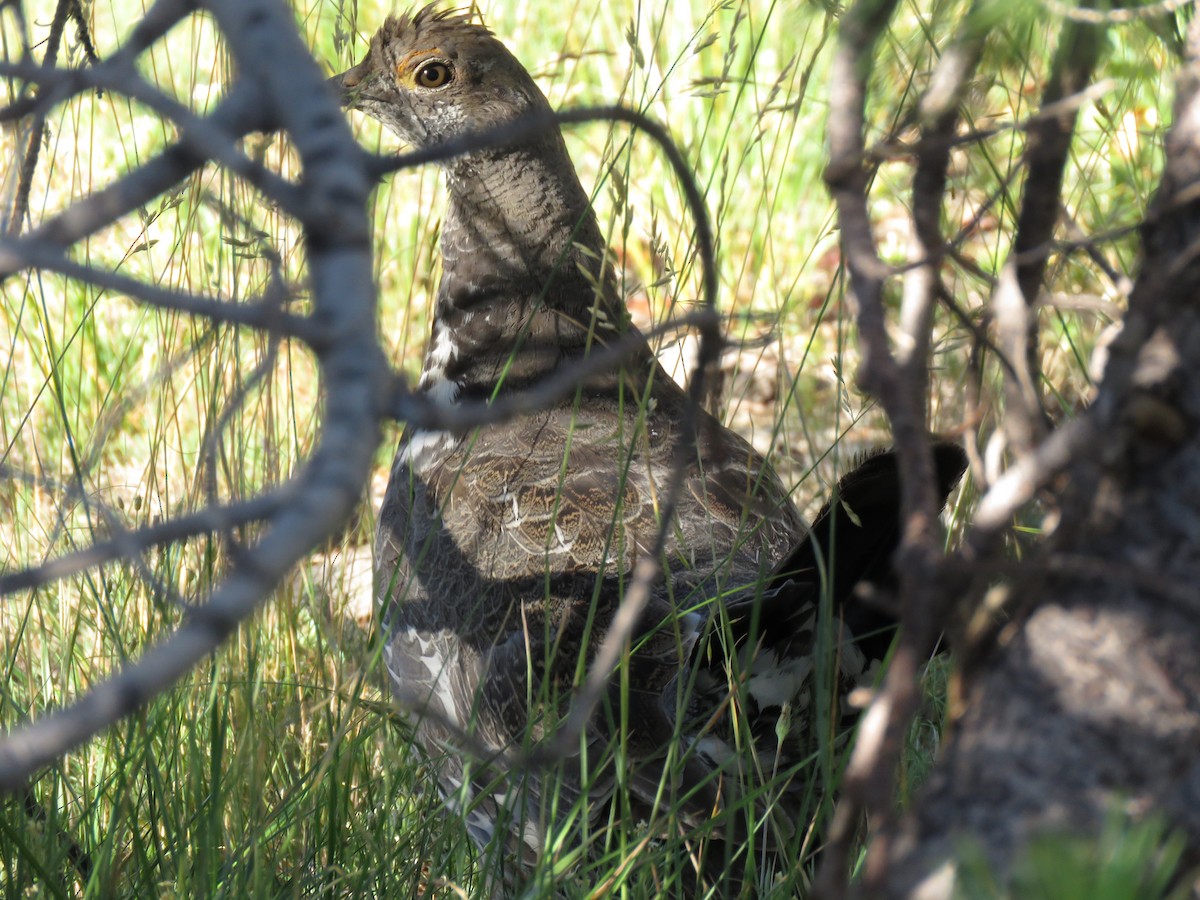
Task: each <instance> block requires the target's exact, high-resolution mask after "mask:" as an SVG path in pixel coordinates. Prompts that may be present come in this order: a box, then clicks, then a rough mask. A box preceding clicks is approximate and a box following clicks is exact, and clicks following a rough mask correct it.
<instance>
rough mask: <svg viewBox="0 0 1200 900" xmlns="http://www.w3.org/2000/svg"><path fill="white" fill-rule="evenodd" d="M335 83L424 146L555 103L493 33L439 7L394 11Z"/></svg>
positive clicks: (351, 101) (356, 103) (354, 103)
mask: <svg viewBox="0 0 1200 900" xmlns="http://www.w3.org/2000/svg"><path fill="white" fill-rule="evenodd" d="M333 83H334V86H335V87H337V88H340V89H341V90H342V92H343V98H344V102H345V103H346V105H348V106H350V107H352V108H354V109H358V110H361V111H362V112H365V113H366V114H367V115H369V116H371V117H372V118H375V119H378V120H379V121H380V122H381V123H383V124H384V125H385V126H387V127H388V128H389V129H391V130H392V131H393V132H395V133H396V134H397V135H399V136H400V137H401V138H403V139H404V140H406V141H408V142H410V143H412V144H414V145H416V146H418V147H425V146H431V145H434V144H438V143H442V142H444V141H447V140H451V139H453V138H456V137H461V136H463V135H464V134H467V133H471V132H479V131H481V130H486V129H489V128H494V127H498V126H502V125H505V124H507V123H509V122H512V121H514V120H516V119H518V118H520V117H521V116H523V115H526V114H528V113H531V112H535V111H544V112H548V111H549V109H550V105H549V103H548V102H547V101H546V98H545V96H544V95H543V94H542V92H541V91H540V90H539V89H538V86H537V85H536V84H534V82H533V79H532V78H530V77H529V73H528V72H526V71H525V68H524V67H523V66H522V65H521V64H520V63H519V62H518V61H517V59H516V57H514V56H513V55H512V54H511V53H510V52H509V51H508V49H507V48H506V47H505V46H504V45H503V44H502V43H500V41H498V40H496V38H495V37H493V35H492V33H491V31H489V30H488V29H487V28H486V27H485V26H483V25H480V24H476V23H473V22H471V21H470V20H469V17H468V16H467V15H464V14H462V13H459V12H457V11H454V10H446V11H441V12H438V11H435V10H434V8H433V7H432V6H427V7H425V8H424V9H421V10H419V11H418V12H416V13H410V14H406V15H400V16H391V17H389V18H388V19H387V21H386V22H384V24H383V27H381V28H380V29H379V31H378V32H376V34H375V36H374V38H372V40H371V47H370V49H369V50H368V51H367V55H366V57H365V58H364V59H363V60H362V62H360V63H359V64H358V65H356V66H354V67H353V68H351V69H349V70H347V71H346V72H343V73H342V74H341V75H338V76H335V77H334V79H333Z"/></svg>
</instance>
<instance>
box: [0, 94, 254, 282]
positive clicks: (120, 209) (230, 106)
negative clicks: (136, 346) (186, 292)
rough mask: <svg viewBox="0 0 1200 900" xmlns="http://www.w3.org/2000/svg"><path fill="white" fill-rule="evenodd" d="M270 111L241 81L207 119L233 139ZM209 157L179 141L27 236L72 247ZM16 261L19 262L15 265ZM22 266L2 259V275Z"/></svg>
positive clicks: (27, 240) (152, 196) (32, 241)
mask: <svg viewBox="0 0 1200 900" xmlns="http://www.w3.org/2000/svg"><path fill="white" fill-rule="evenodd" d="M266 115H267V113H266V110H265V109H264V107H263V104H262V102H261V99H260V97H259V95H258V92H257V90H255V89H253V88H251V87H249V86H247V85H243V84H241V83H240V82H239V83H238V84H236V85H234V87H233V89H232V90H231V91H230V93H229V95H228V96H227V97H226V98H225V99H224V100H223V101H222V102H221V104H220V105H219V106H218V107H217V109H216V110H215V111H214V112H213V113H212V114H211V115H209V116H208V118H207V120H206V121H207V122H209V123H210V124H211V126H212V127H213V128H214V129H216V130H218V131H221V132H223V133H224V134H225V135H226V139H227V140H229V141H231V142H233V141H237V140H239V139H240V138H242V137H244V136H245V135H247V134H249V133H250V132H251V131H255V130H257V129H260V128H266V127H267V124H268V120H267V118H266ZM207 160H208V158H207V157H206V156H205V155H204V154H203V153H201V152H200V151H199V150H198V149H197V148H196V147H194V146H193V145H192V144H191V143H190V141H188V140H186V139H184V140H181V141H178V142H177V143H175V144H173V145H171V146H170V147H168V148H167V149H165V150H164V151H163V152H162V153H161V154H159V155H158V156H157V157H155V158H154V159H152V160H150V161H149V162H147V163H146V164H145V165H143V166H142V167H141V168H139V169H135V170H134V171H132V172H130V173H129V174H128V175H126V176H124V177H123V178H121V179H120V180H119V181H116V182H114V183H113V184H110V185H109V186H108V187H105V188H103V189H102V190H99V191H96V192H95V193H92V194H89V195H88V196H87V197H84V198H83V199H81V200H79V201H77V202H76V203H74V204H72V205H71V206H70V207H68V208H67V209H65V210H63V211H62V212H61V213H59V214H58V215H57V216H55V217H54V218H52V219H50V220H49V221H47V222H44V223H43V224H42V225H39V226H38V227H37V228H34V229H32V230H31V231H29V232H28V233H27V234H26V235H25V238H24V241H26V242H28V243H29V244H33V243H35V242H36V243H38V244H41V245H45V246H47V247H52V246H56V247H68V246H70V245H71V244H73V243H75V242H76V241H79V240H82V239H83V238H85V237H88V236H90V235H92V234H95V233H96V232H97V231H99V230H100V229H102V228H105V227H107V226H108V225H111V224H112V223H113V222H115V221H117V220H118V219H120V218H121V217H122V216H125V215H127V214H129V213H130V212H133V211H134V210H136V209H138V208H139V207H141V206H143V205H145V204H146V203H148V202H149V201H151V200H153V199H154V198H155V197H157V196H158V195H159V194H162V193H164V192H166V191H168V190H170V189H171V188H172V187H174V186H175V185H176V184H178V183H179V182H180V181H182V180H183V179H184V178H186V177H187V176H188V175H190V174H191V173H192V172H194V171H196V170H197V169H199V168H200V167H201V166H203V165H204V164H205V162H207ZM13 265H16V266H17V267H16V268H11V266H13ZM20 268H21V265H20V261H19V260H18V259H11V260H8V261H7V262H5V261H0V281H2V280H3V279H5V278H7V277H8V276H9V275H11V274H13V272H15V271H18V270H19V269H20Z"/></svg>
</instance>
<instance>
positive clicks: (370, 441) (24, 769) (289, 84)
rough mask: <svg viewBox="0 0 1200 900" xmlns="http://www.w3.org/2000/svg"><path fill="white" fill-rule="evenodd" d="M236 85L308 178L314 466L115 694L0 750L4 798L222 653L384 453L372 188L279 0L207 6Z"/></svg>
mask: <svg viewBox="0 0 1200 900" xmlns="http://www.w3.org/2000/svg"><path fill="white" fill-rule="evenodd" d="M209 6H210V7H211V9H212V10H213V12H214V13H215V14H216V16H217V19H218V22H219V23H220V25H221V28H222V31H223V32H224V33H225V35H226V38H227V40H228V43H229V46H230V48H231V49H232V51H233V53H234V56H235V58H236V59H237V61H238V63H239V65H240V67H241V75H242V77H243V78H246V79H252V80H253V81H254V83H255V84H256V85H257V86H258V87H259V88H260V90H261V96H262V98H263V101H264V103H265V104H266V105H267V106H268V107H269V108H271V109H273V110H275V111H276V112H277V114H278V116H279V121H280V124H281V126H282V127H284V128H285V129H286V130H287V131H288V133H289V134H290V135H291V137H292V139H293V140H294V142H295V145H296V148H297V150H298V152H299V154H300V156H301V159H302V161H303V163H304V166H305V200H304V210H303V212H304V216H303V217H302V218H301V221H302V223H303V225H304V233H305V241H306V244H307V246H308V249H309V271H310V278H311V282H312V286H313V306H314V316H313V318H314V319H315V320H316V321H317V322H319V323H320V325H321V327H322V329H323V331H324V332H325V334H326V336H327V339H326V341H325V343H324V344H323V346H322V348H321V350H320V352H319V355H318V359H319V361H320V363H321V366H322V371H323V373H324V375H325V379H326V381H325V384H326V388H327V398H328V399H327V403H326V425H325V429H324V431H323V433H322V435H321V438H320V442H319V444H318V447H317V449H316V451H315V452H314V454H313V456H312V459H311V460H310V462H309V463H308V465H307V466H306V468H305V469H304V470H303V471H302V472H301V473H300V475H299V476H298V477H297V478H296V479H295V480H294V481H293V483H292V484H291V486H290V489H289V497H288V500H289V502H288V503H286V504H285V505H283V506H281V507H280V508H279V509H278V510H277V511H276V512H275V513H274V515H273V516H272V517H271V519H270V522H269V525H268V529H267V531H266V533H265V535H264V536H263V538H262V540H261V541H260V542H259V543H257V544H256V545H254V546H253V547H252V548H250V549H249V550H247V551H246V552H245V553H243V554H240V555H239V559H238V562H237V564H236V565H235V567H234V570H233V572H232V573H231V574H230V575H229V576H228V577H227V578H226V580H225V581H224V582H223V583H222V584H221V586H220V587H218V588H217V589H216V590H215V591H214V592H213V594H212V596H211V597H210V598H209V599H208V600H207V601H206V602H205V603H204V604H203V605H201V606H199V607H197V608H196V609H195V610H194V611H192V612H191V614H189V615H188V617H187V618H186V620H185V621H184V623H183V624H182V625H181V626H180V628H179V629H178V630H177V631H176V632H175V633H174V634H172V635H171V636H169V637H168V638H166V639H165V640H163V641H162V642H161V643H159V644H158V645H157V646H155V647H154V648H152V649H150V650H149V651H147V653H146V654H145V655H144V656H142V657H141V659H139V660H137V661H136V662H133V663H131V664H129V665H128V666H127V667H126V668H124V669H123V670H122V671H120V672H119V673H117V674H115V675H114V676H113V677H112V678H111V679H110V680H108V681H105V682H103V683H102V684H100V685H98V686H96V687H94V688H92V690H91V691H90V692H88V693H87V694H85V695H84V696H83V697H80V698H79V699H77V700H76V701H75V702H74V703H73V704H72V705H71V706H68V707H66V708H64V709H62V710H60V711H58V712H56V713H53V714H51V715H49V716H47V717H45V718H43V719H41V720H39V721H37V722H35V723H31V724H26V725H24V726H20V727H18V728H17V729H16V730H14V731H12V732H10V733H9V734H7V735H6V736H5V737H4V738H3V740H0V785H3V786H4V787H7V788H10V789H11V788H15V787H18V786H19V785H20V784H21V783H22V782H23V780H24V779H25V778H26V777H28V775H29V773H31V772H32V771H33V770H35V769H36V768H38V767H39V766H41V765H44V764H46V763H48V762H50V761H52V760H53V759H55V758H56V757H58V756H59V755H61V754H62V753H63V752H65V751H66V750H68V749H70V748H71V747H73V746H75V745H77V744H78V743H80V742H81V741H84V740H86V739H87V738H89V737H91V736H92V735H94V734H95V733H96V732H97V731H99V730H101V729H103V728H106V727H108V726H109V725H111V724H112V723H113V722H115V721H117V720H118V719H119V718H120V717H121V716H123V715H125V714H127V713H129V712H131V711H132V710H134V709H137V708H138V707H139V706H141V705H142V704H144V703H146V702H148V701H149V700H150V699H151V698H153V697H154V696H155V695H156V694H158V693H159V692H161V691H163V690H165V689H166V688H167V687H168V686H169V685H171V684H172V683H173V682H174V681H175V680H176V679H178V678H179V677H180V676H182V675H183V674H185V673H186V672H187V671H189V670H190V668H191V667H192V666H193V665H194V664H195V663H196V662H197V661H199V660H200V659H202V658H203V657H204V656H206V655H207V654H208V653H210V652H212V650H213V649H214V648H215V647H217V646H218V645H219V644H220V643H221V641H222V640H224V638H225V637H226V636H227V635H228V634H229V633H230V632H231V631H232V630H233V629H234V628H236V627H237V625H238V624H239V623H240V622H242V621H244V620H245V619H246V618H247V617H248V616H249V615H250V614H251V613H253V611H254V610H255V609H256V608H257V606H258V605H259V604H260V603H261V602H262V601H263V599H264V598H265V597H266V596H267V595H268V594H269V593H270V591H271V589H272V588H273V587H274V586H275V584H277V583H278V581H279V580H280V579H281V578H282V577H283V576H284V575H285V574H286V573H287V572H288V571H289V570H290V569H291V567H292V566H293V565H294V564H295V563H296V562H297V561H298V560H299V559H300V558H301V557H302V556H303V555H305V554H306V553H307V552H308V551H309V549H310V548H311V547H313V546H315V545H316V544H317V543H319V542H320V541H321V540H323V539H325V538H327V537H328V536H329V535H331V534H333V533H334V532H335V531H336V529H337V528H339V527H340V525H341V523H342V522H344V521H345V519H346V518H347V517H348V516H349V514H350V512H351V510H352V509H353V508H354V505H355V503H356V502H357V500H358V497H359V494H360V492H361V490H362V486H363V484H364V483H365V481H366V478H367V475H368V473H369V471H370V465H371V457H372V455H373V453H374V450H375V447H376V446H377V445H378V443H379V438H380V435H379V429H378V424H377V421H376V414H377V411H378V410H379V409H380V408H381V406H382V397H381V394H382V391H383V390H384V389H385V388H386V385H387V383H388V378H389V376H388V368H387V364H386V360H385V359H384V357H383V355H382V353H381V351H380V350H379V347H378V344H377V342H376V339H375V328H374V289H373V285H372V282H371V266H370V251H369V223H368V222H367V219H366V214H365V209H366V199H367V193H368V191H369V189H370V180H369V178H368V177H367V175H366V173H365V171H363V170H364V166H363V164H362V163H363V160H364V159H365V156H364V154H363V153H362V151H361V150H360V149H359V148H358V146H357V144H356V143H355V142H354V139H353V136H352V135H351V134H350V132H349V129H348V128H347V126H346V123H345V120H344V119H343V118H342V116H341V115H340V113H339V110H338V109H337V106H336V101H335V99H334V97H333V95H332V93H331V92H329V91H328V90H327V89H325V88H324V87H323V81H324V79H323V78H322V77H321V74H320V72H319V71H317V67H316V65H315V64H314V63H313V61H312V59H311V57H310V56H309V54H308V52H307V49H306V48H305V47H304V45H303V44H302V43H301V41H300V40H299V37H298V36H297V35H296V32H295V28H294V25H293V23H292V20H291V16H290V13H289V11H288V10H287V9H285V8H284V7H283V6H282V4H280V3H278V2H273V0H212V2H211V3H210V4H209Z"/></svg>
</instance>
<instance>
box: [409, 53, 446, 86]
mask: <svg viewBox="0 0 1200 900" xmlns="http://www.w3.org/2000/svg"><path fill="white" fill-rule="evenodd" d="M453 77H454V73H453V72H451V71H450V66H449V64H447V63H444V62H439V61H437V60H435V61H433V62H427V63H425V65H423V66H421V68H419V69H417V84H419V85H420V86H421V87H423V88H440V87H443V86H445V85H447V84H449V83H450V80H451V79H452V78H453Z"/></svg>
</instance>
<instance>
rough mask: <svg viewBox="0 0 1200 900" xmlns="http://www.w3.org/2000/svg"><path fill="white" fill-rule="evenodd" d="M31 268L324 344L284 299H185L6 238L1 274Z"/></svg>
mask: <svg viewBox="0 0 1200 900" xmlns="http://www.w3.org/2000/svg"><path fill="white" fill-rule="evenodd" d="M27 268H37V269H41V270H43V271H47V272H58V273H59V274H61V275H65V276H67V277H68V278H74V279H76V280H78V281H83V282H85V283H87V284H91V285H95V286H96V287H98V288H102V289H104V290H107V291H115V292H117V293H119V294H124V295H126V296H128V297H130V298H132V299H134V300H137V301H139V302H141V303H145V304H147V305H149V306H154V307H157V308H158V309H166V310H174V311H176V312H183V313H188V314H189V315H193V316H203V317H204V318H206V319H209V320H211V321H213V322H224V323H227V324H230V325H245V326H248V327H251V328H259V329H263V330H267V331H271V332H272V333H279V334H283V335H287V336H289V337H298V338H300V339H301V340H303V341H305V342H306V343H308V344H310V345H313V346H315V345H318V344H320V342H321V341H322V336H321V332H320V331H318V329H317V328H316V327H315V325H314V323H313V322H312V321H311V320H310V319H308V318H305V317H303V316H296V315H293V314H291V313H288V312H284V311H283V310H282V309H281V308H280V303H279V301H278V298H272V297H269V296H268V297H264V298H263V299H261V300H256V301H250V302H248V303H231V302H229V301H226V300H215V299H213V298H211V297H197V296H193V295H189V294H183V293H180V292H179V291H177V290H174V289H171V288H162V287H158V286H157V285H153V284H147V283H146V282H144V281H139V280H138V279H136V278H131V277H129V276H128V275H120V274H118V273H116V272H105V271H102V270H100V269H96V268H94V267H92V266H86V265H83V264H82V263H77V262H74V261H72V260H69V259H67V258H66V257H65V256H63V255H62V254H61V253H59V252H57V251H56V250H54V249H53V248H52V247H48V246H47V245H46V244H45V242H44V241H41V240H36V239H34V238H33V237H32V236H29V237H25V238H22V239H18V240H12V239H4V238H0V271H5V272H17V271H20V270H21V269H27Z"/></svg>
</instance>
